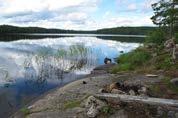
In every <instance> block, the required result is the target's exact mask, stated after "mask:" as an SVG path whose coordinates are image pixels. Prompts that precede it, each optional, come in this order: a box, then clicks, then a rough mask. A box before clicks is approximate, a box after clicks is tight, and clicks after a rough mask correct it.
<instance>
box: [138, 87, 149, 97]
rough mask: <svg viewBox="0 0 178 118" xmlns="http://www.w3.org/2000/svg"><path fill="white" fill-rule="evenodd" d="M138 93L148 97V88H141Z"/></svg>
mask: <svg viewBox="0 0 178 118" xmlns="http://www.w3.org/2000/svg"><path fill="white" fill-rule="evenodd" d="M138 93H139V94H140V95H146V94H147V88H146V87H144V86H143V87H141V88H140V89H139V90H138Z"/></svg>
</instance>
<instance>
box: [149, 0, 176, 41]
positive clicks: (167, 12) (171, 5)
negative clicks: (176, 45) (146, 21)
mask: <svg viewBox="0 0 178 118" xmlns="http://www.w3.org/2000/svg"><path fill="white" fill-rule="evenodd" d="M175 4H178V1H177V0H159V1H158V2H156V3H154V4H152V8H153V10H154V15H153V16H152V17H151V20H152V21H153V23H154V24H156V25H159V26H169V28H170V36H171V37H172V36H173V34H174V30H176V24H177V22H176V21H177V16H178V9H177V8H176V7H175Z"/></svg>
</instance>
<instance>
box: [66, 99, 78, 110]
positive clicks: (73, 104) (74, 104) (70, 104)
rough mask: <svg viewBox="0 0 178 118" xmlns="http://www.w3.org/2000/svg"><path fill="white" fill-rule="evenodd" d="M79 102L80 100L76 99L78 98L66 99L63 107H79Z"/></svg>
mask: <svg viewBox="0 0 178 118" xmlns="http://www.w3.org/2000/svg"><path fill="white" fill-rule="evenodd" d="M80 103H81V102H80V101H78V100H73V101H67V102H66V103H64V108H65V109H71V108H75V107H79V106H80Z"/></svg>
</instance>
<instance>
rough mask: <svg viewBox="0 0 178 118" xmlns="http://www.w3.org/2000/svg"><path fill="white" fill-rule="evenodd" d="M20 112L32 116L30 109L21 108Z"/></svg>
mask: <svg viewBox="0 0 178 118" xmlns="http://www.w3.org/2000/svg"><path fill="white" fill-rule="evenodd" d="M20 112H22V113H23V114H24V115H28V114H30V110H29V109H28V108H21V109H20Z"/></svg>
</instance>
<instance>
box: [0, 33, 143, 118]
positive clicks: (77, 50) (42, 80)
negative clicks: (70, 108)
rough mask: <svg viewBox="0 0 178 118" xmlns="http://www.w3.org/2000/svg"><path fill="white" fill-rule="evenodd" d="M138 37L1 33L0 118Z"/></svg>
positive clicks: (77, 76) (82, 73)
mask: <svg viewBox="0 0 178 118" xmlns="http://www.w3.org/2000/svg"><path fill="white" fill-rule="evenodd" d="M113 37H114V38H113ZM138 37H139V36H138ZM138 37H134V36H130V37H129V36H121V37H120V36H115V35H114V36H112V35H107V36H106V35H99V36H97V35H92V36H90V35H87V36H86V35H72V36H56V35H40V34H38V35H36V34H33V35H28V36H25V35H19V36H15V35H14V36H6V37H5V36H3V37H2V36H1V37H0V39H1V42H0V52H1V53H0V109H1V110H0V117H3V118H4V117H8V116H9V115H11V114H12V113H14V112H15V111H16V110H17V109H19V108H21V107H23V106H24V105H26V104H28V103H30V102H31V101H32V100H33V99H35V98H37V97H39V96H40V95H42V94H44V93H45V92H47V91H49V90H51V89H54V88H56V87H60V86H64V85H65V84H67V83H70V82H72V81H75V80H78V79H80V78H82V77H84V76H85V75H87V74H90V72H91V71H92V69H93V68H95V67H97V66H99V65H102V64H104V62H103V60H104V58H105V57H108V58H111V59H112V61H114V60H113V59H114V58H115V57H118V56H119V55H120V54H121V53H120V52H121V51H123V52H124V53H127V52H130V51H132V50H134V49H136V48H137V47H138V46H139V45H140V42H139V43H138V42H134V39H136V38H138ZM128 38H129V39H130V40H128ZM139 38H143V37H142V36H141V37H139ZM110 39H114V40H110ZM117 39H121V41H119V40H117ZM132 39H133V40H132ZM2 40H6V41H2ZM7 40H8V42H7ZM124 40H125V41H126V42H124ZM139 40H143V39H139ZM129 41H130V42H129Z"/></svg>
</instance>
